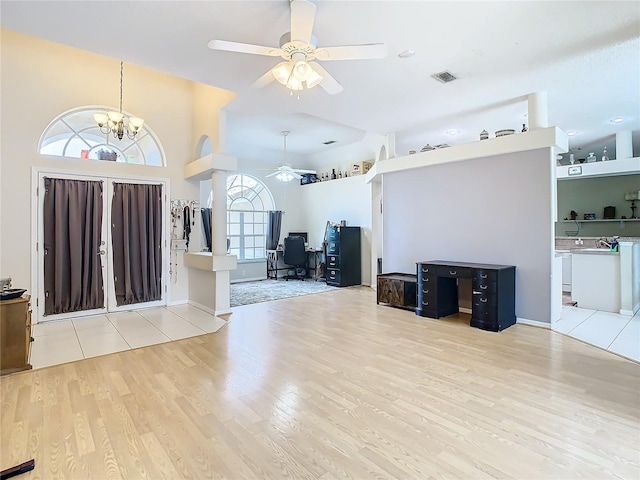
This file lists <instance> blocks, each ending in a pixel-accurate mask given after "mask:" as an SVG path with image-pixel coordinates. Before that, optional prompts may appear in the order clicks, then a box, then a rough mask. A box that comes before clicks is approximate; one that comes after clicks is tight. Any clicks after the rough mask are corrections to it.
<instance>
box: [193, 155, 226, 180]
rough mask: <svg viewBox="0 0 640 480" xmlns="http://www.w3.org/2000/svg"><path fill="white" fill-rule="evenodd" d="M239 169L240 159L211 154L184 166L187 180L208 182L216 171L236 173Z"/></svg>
mask: <svg viewBox="0 0 640 480" xmlns="http://www.w3.org/2000/svg"><path fill="white" fill-rule="evenodd" d="M237 169H238V159H237V158H236V157H234V156H233V155H226V154H224V153H210V154H208V155H205V156H204V157H200V158H199V159H198V160H194V161H193V162H191V163H188V164H186V165H185V166H184V178H185V180H191V179H193V180H208V179H210V178H211V174H212V173H213V172H214V170H223V171H227V172H235V171H236V170H237Z"/></svg>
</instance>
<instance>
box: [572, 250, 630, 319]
mask: <svg viewBox="0 0 640 480" xmlns="http://www.w3.org/2000/svg"><path fill="white" fill-rule="evenodd" d="M620 292H621V287H620V254H619V253H618V252H610V251H609V250H608V249H605V248H583V249H575V250H572V251H571V297H572V299H573V300H575V301H576V302H578V305H577V306H578V307H580V308H590V309H592V310H600V311H604V312H614V313H619V312H620Z"/></svg>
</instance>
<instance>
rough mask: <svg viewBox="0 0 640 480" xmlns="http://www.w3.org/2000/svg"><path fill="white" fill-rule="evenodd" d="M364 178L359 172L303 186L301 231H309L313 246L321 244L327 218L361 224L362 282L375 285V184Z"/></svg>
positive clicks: (349, 223) (301, 188)
mask: <svg viewBox="0 0 640 480" xmlns="http://www.w3.org/2000/svg"><path fill="white" fill-rule="evenodd" d="M364 179H365V177H364V175H359V176H355V177H348V178H341V179H337V180H330V181H327V182H319V183H314V184H310V185H301V186H299V187H298V188H299V190H300V193H301V196H300V200H301V204H302V206H303V208H304V210H303V212H304V215H303V218H302V219H301V222H302V223H301V227H302V228H301V229H300V230H302V231H305V232H309V245H311V246H314V247H321V246H322V241H323V240H324V233H325V227H326V224H327V221H330V222H333V223H339V222H340V221H342V220H346V222H347V225H350V226H354V227H361V239H362V243H361V247H362V283H363V285H371V278H372V277H371V274H372V272H371V186H370V185H369V184H367V183H366V182H365V180H364ZM296 230H297V231H300V230H298V229H296ZM373 273H374V274H375V271H374V272H373Z"/></svg>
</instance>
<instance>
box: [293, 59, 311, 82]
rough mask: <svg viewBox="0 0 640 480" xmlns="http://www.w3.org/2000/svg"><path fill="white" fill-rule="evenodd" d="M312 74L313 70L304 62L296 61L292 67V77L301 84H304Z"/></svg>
mask: <svg viewBox="0 0 640 480" xmlns="http://www.w3.org/2000/svg"><path fill="white" fill-rule="evenodd" d="M312 73H313V68H311V65H309V64H308V63H307V62H306V61H304V60H298V61H297V62H296V63H295V65H294V66H293V76H294V77H295V78H297V79H298V80H300V81H301V82H306V81H307V80H308V79H309V77H310V76H311V74H312Z"/></svg>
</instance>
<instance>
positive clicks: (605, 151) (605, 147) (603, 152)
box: [602, 145, 609, 162]
mask: <svg viewBox="0 0 640 480" xmlns="http://www.w3.org/2000/svg"><path fill="white" fill-rule="evenodd" d="M602 161H603V162H607V161H609V155H607V146H606V145H605V146H604V150H603V151H602Z"/></svg>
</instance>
